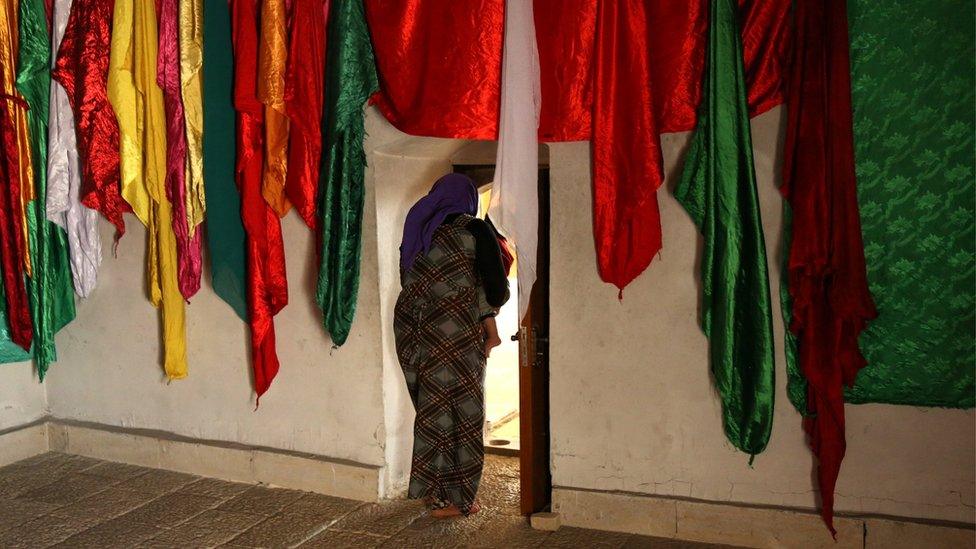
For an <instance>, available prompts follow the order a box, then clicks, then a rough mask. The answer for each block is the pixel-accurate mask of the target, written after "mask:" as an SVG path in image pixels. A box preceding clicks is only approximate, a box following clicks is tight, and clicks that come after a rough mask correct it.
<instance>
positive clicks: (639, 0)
mask: <svg viewBox="0 0 976 549" xmlns="http://www.w3.org/2000/svg"><path fill="white" fill-rule="evenodd" d="M649 15H650V14H649V13H648V10H647V8H646V3H645V2H644V0H599V1H598V2H597V16H596V20H597V25H596V52H595V55H594V57H595V61H594V71H593V73H594V74H593V76H594V87H593V88H594V89H593V144H592V145H593V236H594V238H595V239H596V253H597V266H598V267H599V269H600V277H601V278H603V280H604V281H606V282H609V283H611V284H613V285H615V286H617V287H618V288H620V289H621V290H623V288H624V287H625V286H627V284H629V283H630V282H631V281H632V280H633V279H634V278H635V277H636V276H637V275H639V274H640V273H641V272H642V271H643V270H644V269H645V268H646V267H647V265H648V264H649V263H650V262H651V259H652V258H653V257H654V255H655V254H656V253H657V252H658V251H659V250H660V249H661V220H660V215H659V213H658V203H657V188H658V187H659V186H660V185H661V181H662V180H663V177H664V169H663V167H662V159H661V147H660V142H659V140H658V134H659V133H660V129H659V125H658V117H657V116H656V115H655V113H656V112H657V109H656V105H655V101H654V97H653V93H652V89H653V87H654V86H653V84H652V85H651V86H648V83H653V82H654V77H655V75H654V74H653V73H652V68H651V56H650V54H649V49H648V48H647V44H646V40H647V36H648V32H649V30H650V29H649V21H650V20H649Z"/></svg>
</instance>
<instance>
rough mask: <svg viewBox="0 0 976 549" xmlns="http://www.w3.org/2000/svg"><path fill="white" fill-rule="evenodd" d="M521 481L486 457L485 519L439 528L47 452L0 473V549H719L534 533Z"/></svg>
mask: <svg viewBox="0 0 976 549" xmlns="http://www.w3.org/2000/svg"><path fill="white" fill-rule="evenodd" d="M518 482H519V479H518V458H510V457H501V456H492V455H490V456H487V457H486V466H485V477H484V479H483V482H482V489H481V495H480V497H479V502H480V504H481V508H482V510H481V512H480V513H477V514H475V515H473V516H470V517H465V518H457V519H447V520H438V519H435V518H433V517H431V516H430V515H429V513H428V512H427V510H426V509H425V507H424V505H423V504H422V503H421V502H419V501H391V502H384V503H363V502H359V501H353V500H349V499H342V498H335V497H329V496H325V495H321V494H314V493H309V492H302V491H298V490H285V489H280V488H270V487H267V486H260V485H258V486H256V485H249V484H242V483H236V482H226V481H222V480H216V479H208V478H201V477H196V476H193V475H186V474H183V473H176V472H172V471H162V470H157V469H147V468H144V467H135V466H131V465H125V464H120V463H113V462H107V461H99V460H93V459H90V458H84V457H78V456H70V455H67V454H59V453H54V452H51V453H47V454H42V455H39V456H35V457H32V458H30V459H27V460H23V461H20V462H17V463H14V464H11V465H8V466H6V467H2V468H0V548H3V549H7V548H10V549H17V548H21V547H24V548H30V549H35V548H37V549H41V548H47V547H70V548H83V547H99V548H103V547H112V548H115V547H123V548H128V547H146V548H150V547H155V548H172V549H176V548H179V549H183V548H188V547H192V548H195V547H225V548H228V549H233V548H238V549H243V548H255V547H299V546H300V547H302V548H309V549H315V548H329V549H343V548H353V547H355V548H370V547H385V548H395V549H410V548H412V547H423V548H441V547H443V548H461V547H470V548H479V549H480V548H491V547H504V548H506V549H529V548H537V547H553V548H561V547H567V548H568V547H571V548H574V549H575V548H587V549H589V548H594V549H597V548H614V549H617V548H621V549H622V548H626V549H643V548H661V549H690V548H695V549H700V548H705V547H715V546H709V545H704V544H693V543H686V542H679V541H675V540H667V539H657V538H647V537H641V536H635V535H628V534H618V533H611V532H598V531H595V530H584V529H579V528H565V527H564V528H561V529H560V530H558V531H557V532H543V531H539V530H533V529H532V528H531V527H530V526H529V523H528V520H527V519H526V518H525V517H522V516H521V515H520V514H519V511H518Z"/></svg>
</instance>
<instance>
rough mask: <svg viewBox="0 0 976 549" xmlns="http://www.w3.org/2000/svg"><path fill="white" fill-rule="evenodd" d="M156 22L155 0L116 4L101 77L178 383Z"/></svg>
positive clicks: (167, 364)
mask: <svg viewBox="0 0 976 549" xmlns="http://www.w3.org/2000/svg"><path fill="white" fill-rule="evenodd" d="M78 1H79V0H75V2H76V3H77V2H78ZM157 25H158V22H157V17H156V5H155V1H154V0H135V1H134V2H116V3H115V11H114V15H113V19H112V41H111V52H110V59H111V61H110V70H109V74H108V77H107V79H106V80H107V82H108V97H109V99H110V100H111V103H112V106H114V107H115V114H116V116H117V118H118V126H117V127H118V128H119V129H120V133H121V141H120V145H121V148H120V149H119V150H120V151H121V153H120V159H121V162H120V165H119V168H120V174H121V186H122V196H124V197H125V200H126V202H128V203H129V205H130V206H131V207H132V211H133V212H134V213H135V214H136V217H137V218H139V221H140V222H142V224H143V225H145V226H146V230H147V246H146V283H147V286H148V293H149V300H150V302H151V303H152V304H153V306H154V307H156V308H157V309H159V310H160V317H161V319H162V333H163V369H164V371H165V373H166V377H167V378H168V379H182V378H185V377H186V375H187V364H186V320H185V315H186V310H185V303H184V301H183V296H182V294H181V293H180V287H179V280H178V276H179V275H178V269H179V267H178V260H177V243H176V235H175V233H174V231H173V217H172V216H173V207H172V204H171V202H170V200H169V199H168V197H167V193H166V161H167V157H166V153H167V149H166V131H167V125H166V113H165V106H164V98H163V91H162V90H161V89H160V88H159V86H158V85H157V83H156V78H157V57H158V53H159V40H158V34H157V33H158V27H157Z"/></svg>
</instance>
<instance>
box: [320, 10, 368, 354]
mask: <svg viewBox="0 0 976 549" xmlns="http://www.w3.org/2000/svg"><path fill="white" fill-rule="evenodd" d="M327 40H328V46H327V48H326V67H325V70H326V73H325V78H326V83H325V120H324V122H325V123H324V132H325V133H324V135H323V137H322V142H323V144H324V151H323V153H324V163H323V165H322V171H321V176H320V183H319V200H320V202H319V215H320V216H321V222H320V224H319V226H320V228H321V231H322V234H321V245H322V248H321V255H320V258H319V261H320V264H319V280H318V292H317V295H316V299H317V301H318V304H319V307H321V309H322V313H323V315H324V318H323V320H324V323H325V328H326V329H327V330H328V331H329V333H330V334H331V335H332V342H333V343H334V344H335V345H342V344H343V343H345V342H346V338H347V337H348V336H349V329H350V328H351V326H352V320H353V316H354V315H355V313H356V296H357V294H358V292H359V260H360V252H361V248H362V221H363V194H364V190H363V178H364V177H365V174H366V153H365V152H364V151H363V139H364V138H365V136H366V128H365V120H364V119H363V107H364V105H365V104H366V101H367V100H368V99H369V97H370V96H371V95H372V94H373V93H374V92H375V91H376V90H377V89H379V81H378V79H377V76H376V65H375V63H374V61H373V45H372V43H371V42H370V37H369V29H368V28H367V26H366V14H365V10H364V8H363V0H332V3H331V8H330V11H329V28H328V32H327Z"/></svg>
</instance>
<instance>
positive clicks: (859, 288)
mask: <svg viewBox="0 0 976 549" xmlns="http://www.w3.org/2000/svg"><path fill="white" fill-rule="evenodd" d="M795 18H796V27H795V28H796V37H795V39H796V46H795V50H794V59H793V64H792V70H791V73H790V75H789V93H788V98H787V110H788V112H789V115H788V120H787V127H786V128H787V129H786V146H785V152H784V161H783V185H782V187H781V191H782V193H783V196H784V197H785V198H786V199H787V200H788V201H789V204H790V208H791V209H792V216H793V230H792V233H793V236H792V243H791V246H790V251H789V267H788V268H789V273H788V276H789V291H790V296H791V297H792V299H793V321H792V324H791V326H790V330H791V331H792V332H793V333H794V334H796V336H797V341H798V350H799V356H798V358H799V365H800V370H801V371H802V373H803V376H804V377H805V378H806V380H807V384H808V385H807V411H808V412H809V415H808V416H807V417H806V418H804V421H803V425H804V428H805V430H806V432H807V435H808V436H809V443H810V448H811V450H813V453H814V454H815V455H816V456H817V461H818V467H817V476H818V482H819V485H820V497H821V500H822V502H821V506H822V507H821V514H822V516H823V519H824V522H826V523H827V527H828V528H830V531H831V533H835V530H834V526H833V505H834V487H835V485H836V483H837V476H838V474H839V473H840V464H841V461H842V460H843V459H844V453H845V451H846V448H847V442H846V438H845V435H844V390H843V386H844V385H847V386H852V385H853V384H854V379H855V376H856V375H857V372H858V370H860V369H861V368H862V367H864V365H865V361H864V357H862V356H861V352H860V349H859V348H858V344H857V340H858V336H859V335H860V333H861V331H862V330H863V329H864V328H865V326H866V324H867V321H868V320H870V319H872V318H874V317H875V316H877V313H876V311H875V308H874V302H873V301H872V299H871V294H870V292H869V290H868V285H867V273H866V270H865V264H864V245H863V242H862V240H861V222H860V216H859V214H858V206H857V181H856V178H855V172H854V136H853V128H852V123H853V122H852V112H851V81H850V56H849V49H848V48H849V46H848V37H847V6H846V1H845V0H827V1H822V0H801V1H799V2H797V3H796V13H795Z"/></svg>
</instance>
